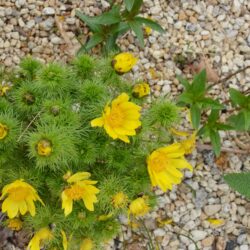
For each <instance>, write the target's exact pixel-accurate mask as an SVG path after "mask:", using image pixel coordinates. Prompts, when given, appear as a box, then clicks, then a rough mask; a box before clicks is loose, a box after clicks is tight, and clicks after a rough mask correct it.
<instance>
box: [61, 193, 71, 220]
mask: <svg viewBox="0 0 250 250" xmlns="http://www.w3.org/2000/svg"><path fill="white" fill-rule="evenodd" d="M62 209H64V215H65V216H68V215H69V214H70V213H71V212H72V209H73V201H72V200H71V199H69V198H68V197H67V196H66V195H65V192H64V191H63V192H62Z"/></svg>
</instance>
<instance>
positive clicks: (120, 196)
mask: <svg viewBox="0 0 250 250" xmlns="http://www.w3.org/2000/svg"><path fill="white" fill-rule="evenodd" d="M127 203H128V196H127V195H126V194H124V193H123V192H118V193H116V194H115V195H114V196H113V197H112V205H113V206H114V207H115V208H123V207H125V206H126V205H127Z"/></svg>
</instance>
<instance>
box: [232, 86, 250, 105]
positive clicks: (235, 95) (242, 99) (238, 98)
mask: <svg viewBox="0 0 250 250" xmlns="http://www.w3.org/2000/svg"><path fill="white" fill-rule="evenodd" d="M229 94H230V99H231V102H232V103H233V104H234V105H235V106H236V105H239V106H241V107H244V105H246V104H247V103H246V101H247V97H246V96H244V95H243V94H241V93H240V91H238V90H237V89H229Z"/></svg>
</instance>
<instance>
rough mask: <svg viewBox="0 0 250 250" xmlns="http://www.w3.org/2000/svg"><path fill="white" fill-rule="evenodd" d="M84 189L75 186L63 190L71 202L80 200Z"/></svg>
mask: <svg viewBox="0 0 250 250" xmlns="http://www.w3.org/2000/svg"><path fill="white" fill-rule="evenodd" d="M84 191H85V190H84V188H83V187H80V186H79V185H77V184H74V185H72V186H71V187H70V188H67V189H65V190H64V192H65V193H66V195H67V196H68V197H69V198H70V199H72V200H80V199H82V195H83V193H84Z"/></svg>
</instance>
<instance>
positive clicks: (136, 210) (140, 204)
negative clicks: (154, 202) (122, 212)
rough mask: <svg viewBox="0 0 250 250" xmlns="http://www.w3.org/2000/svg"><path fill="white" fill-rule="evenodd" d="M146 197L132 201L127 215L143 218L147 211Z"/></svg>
mask: <svg viewBox="0 0 250 250" xmlns="http://www.w3.org/2000/svg"><path fill="white" fill-rule="evenodd" d="M149 209H150V208H149V206H148V197H146V196H144V197H140V198H137V199H135V200H133V201H132V202H131V203H130V205H129V214H132V215H134V216H143V215H145V214H146V213H148V211H149Z"/></svg>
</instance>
